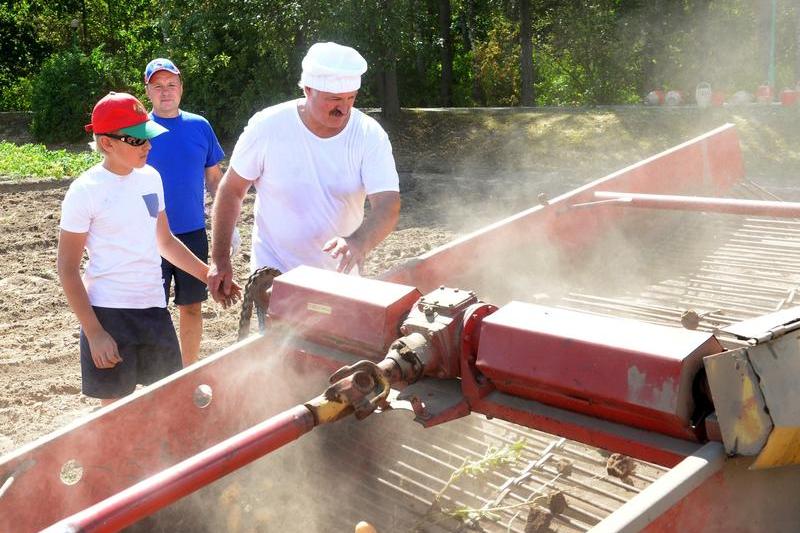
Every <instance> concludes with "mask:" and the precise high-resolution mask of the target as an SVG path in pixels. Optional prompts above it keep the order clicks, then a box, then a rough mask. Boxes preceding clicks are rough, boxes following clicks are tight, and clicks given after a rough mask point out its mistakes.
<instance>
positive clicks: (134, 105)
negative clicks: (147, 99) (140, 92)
mask: <svg viewBox="0 0 800 533" xmlns="http://www.w3.org/2000/svg"><path fill="white" fill-rule="evenodd" d="M85 129H86V131H88V132H89V133H97V134H102V133H111V132H114V131H121V132H122V133H125V134H127V135H130V136H132V137H137V138H139V139H152V138H153V137H156V136H158V135H161V134H162V133H164V132H166V131H167V128H165V127H164V126H162V125H161V124H158V123H156V122H153V121H152V120H150V117H148V116H147V110H146V109H145V108H144V106H143V105H142V103H141V102H140V101H139V100H137V99H136V97H135V96H133V95H130V94H128V93H115V92H110V93H108V94H107V95H105V96H104V97H102V98H101V99H100V101H99V102H97V104H95V106H94V110H92V123H91V124H87V125H86V126H85Z"/></svg>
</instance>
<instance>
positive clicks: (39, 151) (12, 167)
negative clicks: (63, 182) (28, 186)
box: [0, 141, 102, 178]
mask: <svg viewBox="0 0 800 533" xmlns="http://www.w3.org/2000/svg"><path fill="white" fill-rule="evenodd" d="M101 159H102V158H101V157H100V155H99V154H97V153H95V152H91V151H88V150H87V151H86V152H81V153H77V154H76V153H73V152H68V151H66V150H48V149H47V148H46V147H45V146H44V145H41V144H23V145H22V146H17V145H16V144H13V143H9V142H5V141H0V176H10V177H12V178H19V177H37V178H64V177H71V176H77V175H79V174H80V173H81V172H83V171H84V170H86V169H87V168H89V167H90V166H92V165H94V164H95V163H97V162H99V161H100V160H101Z"/></svg>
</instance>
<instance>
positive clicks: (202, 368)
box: [0, 125, 744, 532]
mask: <svg viewBox="0 0 800 533" xmlns="http://www.w3.org/2000/svg"><path fill="white" fill-rule="evenodd" d="M743 176H744V168H743V164H742V157H741V153H740V150H739V146H738V138H737V135H736V131H735V128H734V127H733V126H732V125H726V126H723V127H721V128H718V129H716V130H714V131H712V132H709V133H708V134H705V135H703V136H701V137H698V138H696V139H693V140H692V141H689V142H687V143H684V144H682V145H680V146H678V147H675V148H673V149H671V150H668V151H666V152H663V153H662V154H659V155H657V156H654V157H652V158H650V159H647V160H645V161H642V162H640V163H638V164H636V165H633V166H630V167H628V168H626V169H623V170H620V171H619V172H615V173H613V174H611V175H609V176H607V177H605V178H603V179H601V180H598V181H596V182H593V183H591V184H588V185H586V186H584V187H581V188H579V189H577V190H575V191H572V192H570V193H568V194H565V195H563V196H561V197H559V198H556V199H555V200H553V201H551V202H550V203H549V204H548V205H544V206H537V207H534V208H532V209H529V210H526V211H523V212H521V213H519V214H517V215H514V216H512V217H509V218H507V219H505V220H502V221H500V222H498V223H496V224H493V225H490V226H488V227H486V228H484V229H482V230H480V231H477V232H475V233H473V234H471V235H468V236H466V237H464V238H462V239H458V240H456V241H454V242H452V243H450V244H447V245H445V246H442V247H440V248H438V249H436V250H433V251H431V252H429V253H427V254H425V255H423V256H421V257H420V258H419V259H418V260H415V261H412V262H410V263H407V264H405V265H404V266H402V267H400V268H398V269H395V270H394V271H392V272H389V273H387V274H386V275H385V276H383V279H385V280H387V281H394V282H398V283H404V284H405V285H406V286H410V287H417V288H418V289H420V290H421V291H422V292H426V293H427V292H429V291H430V290H432V289H433V288H435V287H437V286H439V285H444V284H447V285H449V286H459V285H460V286H462V287H464V288H468V289H478V290H479V289H480V287H474V286H469V285H464V284H462V283H461V282H460V280H462V279H470V276H473V275H474V274H475V273H476V272H477V273H482V272H483V271H486V270H487V269H491V267H492V263H493V261H494V260H495V258H496V257H501V256H503V255H504V254H509V253H511V252H513V251H514V250H516V249H518V247H519V246H520V245H522V244H523V243H529V241H530V239H531V238H536V237H537V236H541V238H544V239H547V240H548V241H550V242H552V243H557V244H558V247H559V248H560V249H561V250H562V251H563V253H565V254H574V253H577V251H580V250H581V249H582V248H583V247H584V246H585V245H588V244H590V243H591V242H593V241H594V240H595V239H596V238H597V237H598V236H599V235H601V234H602V233H603V232H604V231H605V230H606V229H607V228H609V227H610V226H612V225H614V224H616V223H618V222H619V221H620V220H621V219H622V218H624V217H625V216H627V215H626V213H627V210H611V209H603V210H592V209H587V210H570V209H569V206H570V205H573V204H575V203H581V202H588V201H592V200H593V199H594V192H595V191H598V190H618V191H628V192H633V193H644V192H647V193H657V194H687V193H688V194H697V193H700V192H704V193H706V194H709V193H710V194H717V195H719V194H723V193H724V192H725V191H726V190H727V189H729V188H730V187H731V186H732V185H733V184H734V183H735V182H736V181H737V180H740V179H741V178H743ZM411 294H413V292H407V293H406V294H405V295H404V296H401V297H400V298H399V299H400V300H401V301H402V302H401V304H400V305H399V307H398V308H402V307H404V306H406V305H407V302H406V300H405V298H408V299H411V298H412V296H411ZM279 300H280V298H276V297H275V295H273V302H277V301H279ZM271 305H272V302H271ZM322 305H326V304H325V303H324V302H323V304H322ZM381 305H383V304H381ZM479 314H480V313H479ZM487 314H488V313H487ZM480 318H483V317H482V316H481V317H480ZM381 320H382V322H383V323H384V324H388V325H389V326H387V327H385V328H383V329H382V330H381V331H382V333H381V337H380V339H377V338H373V337H370V338H368V339H367V341H366V342H365V343H364V346H368V349H367V350H366V351H373V350H374V349H375V347H376V346H378V345H379V344H381V343H385V342H386V340H387V338H388V337H389V335H388V333H387V332H388V331H391V329H392V327H393V326H392V324H395V323H396V322H398V321H399V320H400V314H396V315H391V316H389V315H384V316H383V317H382V318H381ZM467 320H469V318H467ZM350 325H352V324H349V325H348V326H350ZM471 332H472V333H473V334H474V333H475V328H474V327H473V328H472V329H471ZM376 339H377V340H376ZM339 348H342V349H339ZM351 349H352V346H338V345H336V344H335V343H332V344H328V345H325V344H320V343H319V342H310V341H309V340H308V339H303V338H293V339H285V338H282V337H278V336H267V337H260V338H255V339H251V340H248V341H244V342H243V343H238V344H236V345H234V346H232V347H231V348H229V349H227V350H224V351H222V352H220V353H218V354H215V355H214V356H212V357H210V358H207V359H205V360H203V361H202V362H201V363H199V364H198V365H194V366H192V367H190V368H189V369H186V370H184V371H182V372H180V373H178V374H176V375H173V376H171V377H169V378H167V379H165V380H163V381H161V382H159V383H157V384H155V385H153V386H151V387H148V388H146V389H143V390H142V391H140V392H137V393H136V394H134V395H132V396H130V397H128V398H125V399H124V400H121V401H119V402H117V403H116V404H115V405H114V406H112V407H109V408H106V409H103V410H101V411H98V412H97V413H94V414H92V415H91V416H90V417H87V418H85V419H83V420H80V421H78V422H76V423H75V424H73V425H72V426H69V427H67V428H65V429H63V430H60V431H58V432H56V433H54V434H51V435H48V436H47V437H45V438H43V439H40V440H39V441H36V442H34V443H32V444H30V445H28V446H25V447H23V448H20V449H19V450H16V451H15V452H13V453H12V454H9V455H6V456H5V457H3V458H0V483H2V484H3V486H4V487H5V492H4V493H3V494H2V496H1V497H0V531H22V532H26V531H36V530H39V529H41V528H43V527H45V526H47V525H48V524H52V523H54V522H56V521H58V520H60V519H62V518H64V517H66V516H70V515H72V514H74V513H76V512H78V511H80V510H82V509H86V508H89V507H90V506H92V505H93V504H96V503H97V502H100V501H102V500H104V499H106V498H108V497H109V496H111V495H113V494H116V493H118V492H120V491H122V490H124V489H126V488H127V487H130V486H131V485H132V484H134V483H136V482H138V481H140V480H142V479H145V478H146V477H147V476H149V475H152V474H154V473H156V472H159V471H161V470H163V469H165V468H167V467H169V466H171V465H173V464H176V463H178V462H180V461H183V460H185V459H187V458H189V457H191V456H193V455H194V454H197V453H200V452H203V451H204V450H206V449H207V448H209V446H213V445H215V444H217V443H219V442H221V441H223V440H224V439H226V438H228V437H229V436H230V435H235V434H237V433H239V432H241V431H244V430H246V429H247V428H249V427H251V426H254V425H256V424H258V423H259V422H261V421H263V420H265V419H267V418H268V417H270V416H272V415H274V414H275V413H276V412H279V411H280V410H282V409H286V408H289V407H291V406H293V405H295V404H296V403H297V401H298V398H297V395H298V393H299V394H300V398H301V399H303V398H310V397H311V396H313V395H316V394H317V393H318V392H319V391H320V390H322V389H324V387H325V386H326V384H327V383H326V376H327V374H328V373H329V372H330V371H332V370H335V369H336V368H338V367H340V366H342V365H345V364H352V363H354V362H355V361H356V360H357V359H358V358H359V357H358V356H357V355H355V354H354V353H355V352H354V351H352V350H351ZM464 353H465V354H466V353H469V350H467V349H465V350H464ZM290 359H291V360H292V361H295V362H300V363H302V361H309V363H308V364H306V365H305V366H304V367H303V368H304V370H305V374H304V375H303V377H302V379H301V378H297V377H295V378H291V379H290V378H281V377H280V376H279V375H278V371H279V370H286V369H287V367H288V366H289V365H288V364H287V361H288V360H290ZM471 365H472V363H471V362H470V361H469V360H467V359H465V361H464V362H463V364H462V385H463V386H464V392H465V393H466V395H467V397H468V400H469V403H470V407H471V408H472V409H473V410H474V411H477V412H482V413H485V414H487V415H490V416H498V417H502V418H504V419H507V420H510V421H513V422H517V423H523V424H528V425H532V426H534V427H537V428H540V429H543V430H545V431H551V432H554V433H558V434H561V435H564V436H568V437H571V438H575V439H577V440H581V441H583V442H587V443H589V444H594V445H599V446H603V447H605V448H609V449H615V450H619V451H622V452H623V453H628V454H629V455H632V456H636V457H643V458H647V459H650V460H653V461H656V462H660V463H662V464H674V463H675V462H676V461H677V460H678V459H679V458H680V457H681V456H685V455H687V454H689V453H691V452H692V451H693V449H694V447H696V445H695V444H692V443H689V442H685V441H680V440H677V439H674V438H671V437H666V436H663V435H656V434H653V433H651V432H647V431H643V430H639V429H631V428H628V427H625V426H622V425H620V424H616V423H613V422H608V421H603V420H599V419H597V418H594V417H591V416H588V415H584V414H576V413H571V412H568V411H566V410H563V409H559V408H557V407H549V406H546V405H544V404H542V403H539V402H537V401H533V400H529V399H523V398H514V397H511V396H510V395H508V394H504V393H502V392H500V391H497V390H494V391H492V388H491V386H489V385H487V384H486V382H485V381H481V378H480V376H478V375H474V374H472V373H469V374H467V375H464V373H463V369H464V368H466V369H467V370H470V369H471V368H472V367H471ZM201 384H206V385H209V386H210V387H211V389H212V390H213V392H214V397H213V401H212V403H211V404H210V405H209V406H208V407H206V408H199V407H197V406H196V405H195V404H194V403H193V397H194V394H195V391H196V390H197V387H198V386H199V385H201ZM300 386H302V387H308V388H307V389H306V391H307V392H305V393H304V392H302V391H297V390H296V389H297V388H298V387H300ZM265 391H271V392H272V393H273V394H270V395H269V396H270V398H273V399H275V398H279V399H280V400H282V401H283V404H279V405H275V404H273V405H267V404H265V403H264V398H265V395H264V392H265ZM141 427H149V428H157V430H151V431H147V432H137V431H136V430H135V429H133V430H132V428H141ZM158 435H161V436H163V438H162V439H159V438H154V436H156V437H157V436H158ZM108 450H114V453H113V454H110V453H109V452H108ZM69 460H77V461H78V463H80V465H81V466H82V467H83V476H82V478H81V479H80V481H78V482H77V483H76V484H74V485H65V484H63V483H61V482H60V481H58V473H59V471H60V470H61V468H62V466H63V465H64V464H65V463H67V462H68V461H69ZM12 477H13V482H10V483H9V481H8V480H10V479H11V478H12ZM31 497H35V498H36V500H37V505H36V506H31V505H30V499H31Z"/></svg>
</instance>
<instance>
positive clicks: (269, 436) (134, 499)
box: [45, 405, 315, 533]
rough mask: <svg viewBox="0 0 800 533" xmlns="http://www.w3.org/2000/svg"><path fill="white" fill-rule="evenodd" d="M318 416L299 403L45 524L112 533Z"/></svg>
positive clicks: (283, 440)
mask: <svg viewBox="0 0 800 533" xmlns="http://www.w3.org/2000/svg"><path fill="white" fill-rule="evenodd" d="M314 425H315V423H314V415H313V414H312V413H311V411H309V410H308V409H307V408H306V407H305V406H303V405H298V406H296V407H294V408H292V409H289V410H287V411H285V412H283V413H280V414H278V415H275V416H273V417H271V418H269V419H268V420H265V421H264V422H261V423H260V424H257V425H255V426H253V427H251V428H249V429H247V430H245V431H243V432H242V433H240V434H238V435H234V436H233V437H231V438H229V439H227V440H225V441H224V442H221V443H219V444H217V445H216V446H213V447H211V448H209V449H208V450H205V451H203V452H201V453H199V454H197V455H195V456H192V457H190V458H188V459H186V460H184V461H182V462H180V463H178V464H177V465H174V466H171V467H170V468H167V469H166V470H164V471H162V472H159V473H158V474H156V475H155V476H152V477H149V478H147V479H145V480H143V481H140V482H139V483H137V484H136V485H133V486H132V487H129V488H127V489H125V490H123V491H122V492H119V493H117V494H115V495H113V496H111V497H109V498H107V499H105V500H103V501H101V502H99V503H96V504H95V505H93V506H91V507H89V508H88V509H84V510H83V511H80V512H79V513H76V514H75V515H73V516H71V517H69V518H66V519H64V520H62V521H60V522H58V523H57V524H54V525H53V526H51V527H49V528H47V529H46V530H45V531H48V532H50V533H63V532H64V531H81V532H83V533H113V532H115V531H119V530H121V529H122V528H124V527H127V526H129V525H131V524H133V523H135V522H136V521H138V520H140V519H142V518H144V517H146V516H149V515H151V514H153V513H155V512H156V511H158V510H159V509H162V508H164V507H166V506H167V505H169V504H171V503H174V502H175V501H177V500H179V499H180V498H182V497H184V496H187V495H189V494H191V493H192V492H194V491H196V490H198V489H200V488H202V487H205V486H206V485H208V484H210V483H212V482H214V481H216V480H217V479H219V478H221V477H222V476H224V475H226V474H229V473H231V472H233V471H234V470H237V469H239V468H241V467H243V466H245V465H248V464H250V463H251V462H253V461H255V460H256V459H258V458H259V457H262V456H264V455H265V454H267V453H269V452H271V451H274V450H277V449H278V448H280V447H281V446H284V445H286V444H288V443H289V442H292V441H293V440H296V439H298V438H299V437H301V436H302V435H304V434H306V433H308V432H309V431H311V430H312V429H313V428H314Z"/></svg>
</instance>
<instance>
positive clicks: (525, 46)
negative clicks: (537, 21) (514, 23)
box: [519, 0, 534, 106]
mask: <svg viewBox="0 0 800 533" xmlns="http://www.w3.org/2000/svg"><path fill="white" fill-rule="evenodd" d="M532 34H533V29H532V26H531V2H530V0H519V41H520V56H519V63H520V80H521V82H522V89H521V91H520V103H521V104H522V105H524V106H532V105H533V103H534V96H533V40H532V38H533V35H532Z"/></svg>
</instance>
